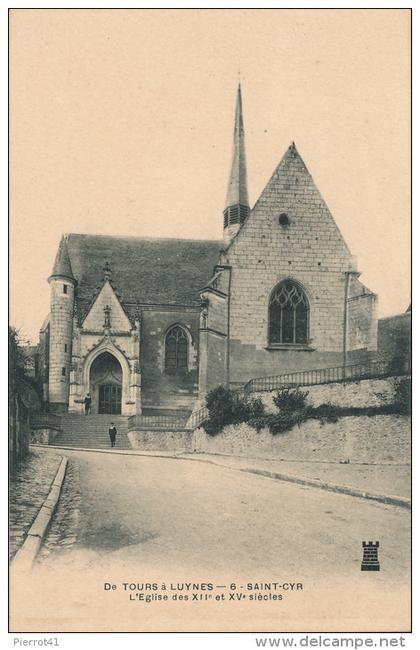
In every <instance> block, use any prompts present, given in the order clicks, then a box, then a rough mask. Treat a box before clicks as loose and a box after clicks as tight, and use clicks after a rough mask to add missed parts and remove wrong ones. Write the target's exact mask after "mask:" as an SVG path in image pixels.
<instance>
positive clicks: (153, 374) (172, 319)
mask: <svg viewBox="0 0 420 650" xmlns="http://www.w3.org/2000/svg"><path fill="white" fill-rule="evenodd" d="M142 315H143V318H142V327H141V341H140V368H141V376H142V381H141V384H142V391H141V392H142V406H143V408H153V407H156V406H163V407H166V408H182V407H186V408H191V407H192V403H193V398H194V396H195V395H196V394H197V392H198V325H199V312H198V309H195V308H189V309H187V308H186V309H184V310H183V309H175V308H173V307H169V306H168V308H165V307H161V308H156V309H153V310H146V309H145V310H144V311H143V314H142ZM173 325H181V327H183V328H184V330H185V331H186V332H187V334H188V338H189V345H188V369H185V370H183V369H182V370H178V371H176V372H173V371H168V370H165V336H166V333H167V331H168V330H169V329H170V327H172V326H173Z"/></svg>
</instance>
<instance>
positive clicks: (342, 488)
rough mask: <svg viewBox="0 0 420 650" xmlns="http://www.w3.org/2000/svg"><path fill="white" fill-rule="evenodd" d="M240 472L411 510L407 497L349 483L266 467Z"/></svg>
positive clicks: (249, 468) (250, 468)
mask: <svg viewBox="0 0 420 650" xmlns="http://www.w3.org/2000/svg"><path fill="white" fill-rule="evenodd" d="M238 469H239V471H240V472H248V473H249V474H258V475H259V476H266V477H267V478H272V479H277V480H279V481H288V482H289V483H297V484H298V485H304V486H307V487H315V488H318V489H321V490H327V491H328V492H336V493H337V494H347V495H349V496H352V497H358V498H361V499H370V500H371V501H378V502H379V503H384V504H386V505H391V506H398V507H400V508H407V509H408V510H411V500H410V499H407V498H405V497H396V496H392V495H391V496H386V495H383V494H375V493H373V492H365V491H363V490H359V489H357V488H352V487H348V486H347V485H335V484H334V483H326V482H324V481H319V480H318V479H309V478H299V477H298V476H293V475H291V474H277V473H276V472H269V471H267V470H264V469H254V468H252V467H247V468H238Z"/></svg>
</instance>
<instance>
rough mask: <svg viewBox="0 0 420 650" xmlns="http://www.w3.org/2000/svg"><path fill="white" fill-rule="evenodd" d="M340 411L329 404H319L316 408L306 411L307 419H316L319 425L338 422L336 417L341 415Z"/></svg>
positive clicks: (337, 407)
mask: <svg viewBox="0 0 420 650" xmlns="http://www.w3.org/2000/svg"><path fill="white" fill-rule="evenodd" d="M341 412H342V409H341V408H340V407H339V406H334V404H331V402H326V403H325V404H320V405H319V406H317V407H316V408H312V409H310V410H309V411H308V417H315V418H317V419H318V420H319V421H320V422H321V424H326V423H327V422H334V423H335V422H338V417H339V415H340V414H341Z"/></svg>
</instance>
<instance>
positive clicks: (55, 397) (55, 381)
mask: <svg viewBox="0 0 420 650" xmlns="http://www.w3.org/2000/svg"><path fill="white" fill-rule="evenodd" d="M50 286H51V311H50V341H49V385H48V399H49V408H50V410H52V411H57V412H61V411H65V410H66V409H67V405H68V402H69V382H70V361H71V355H72V329H73V305H74V284H73V282H72V281H70V280H67V279H65V278H63V279H61V278H56V277H54V278H51V279H50Z"/></svg>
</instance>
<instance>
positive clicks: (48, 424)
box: [29, 413, 61, 431]
mask: <svg viewBox="0 0 420 650" xmlns="http://www.w3.org/2000/svg"><path fill="white" fill-rule="evenodd" d="M29 426H30V427H31V429H55V430H56V431H61V416H60V415H57V414H56V413H31V415H30V418H29Z"/></svg>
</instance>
